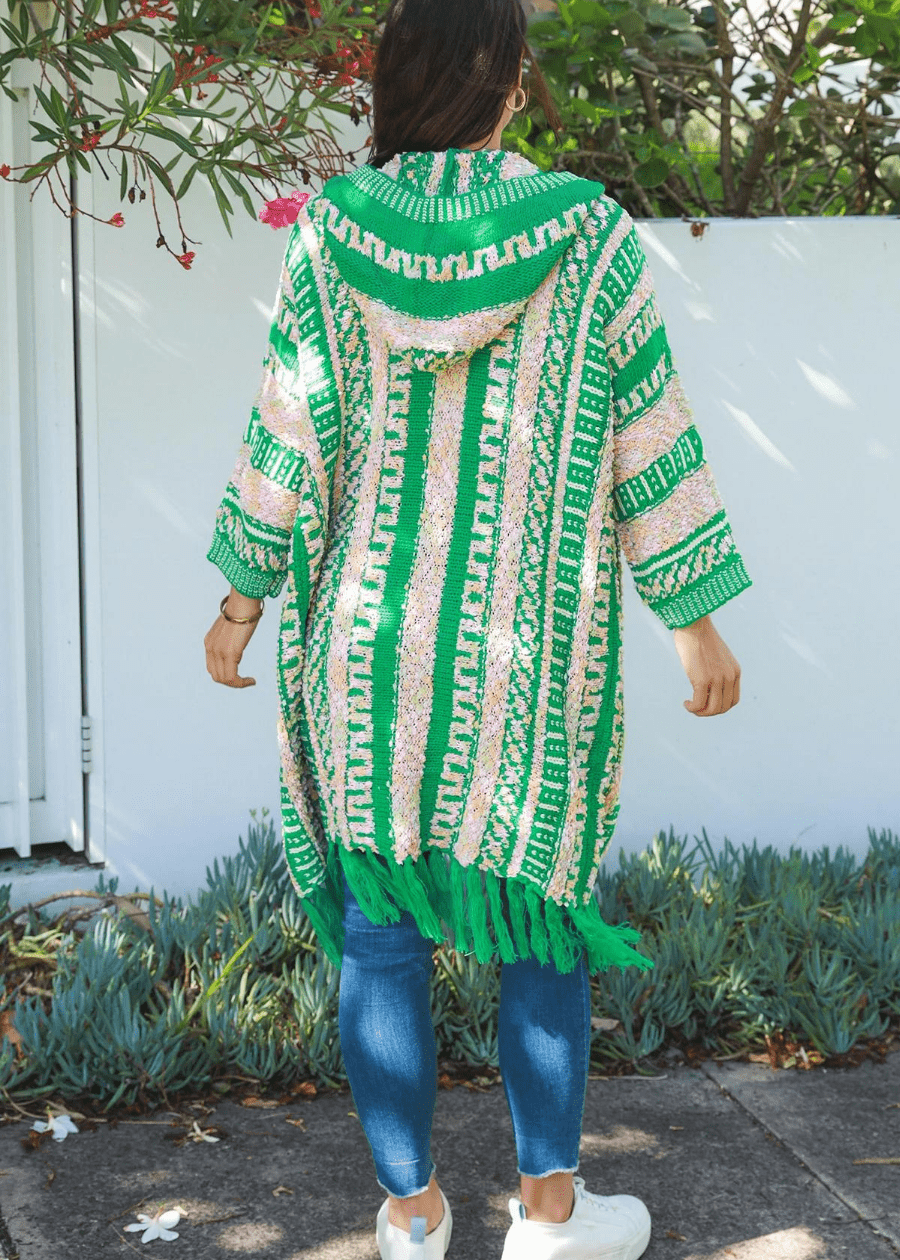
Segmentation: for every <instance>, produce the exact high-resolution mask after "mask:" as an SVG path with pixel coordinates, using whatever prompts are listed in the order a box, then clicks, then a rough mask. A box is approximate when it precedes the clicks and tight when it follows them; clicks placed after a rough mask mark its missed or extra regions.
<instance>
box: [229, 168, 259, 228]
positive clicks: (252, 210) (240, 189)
mask: <svg viewBox="0 0 900 1260" xmlns="http://www.w3.org/2000/svg"><path fill="white" fill-rule="evenodd" d="M222 176H223V178H224V179H226V180H227V181H228V183H229V185H230V186H231V187H232V188H233V189H234V191H235V192H236V193H237V195H238V196H239V197H240V199H241V200H242V201H243V203H244V206H245V207H246V210H247V213H248V214H249V215H250V218H251V219H255V218H256V217H257V215H256V207H255V206H254V205H253V201H252V200H251V197H250V193H249V192H248V191H247V189H246V188H245V187H244V185H243V184H242V183H241V181H240V180H239V179H238V178H237V176H236V175H235V174H234V173H233V172H232V171H230V170H229V169H228V167H227V166H223V167H222Z"/></svg>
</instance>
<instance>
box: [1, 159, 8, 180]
mask: <svg viewBox="0 0 900 1260" xmlns="http://www.w3.org/2000/svg"><path fill="white" fill-rule="evenodd" d="M9 171H10V168H9V167H8V166H7V165H6V163H5V162H4V163H3V165H2V166H0V179H8V178H9Z"/></svg>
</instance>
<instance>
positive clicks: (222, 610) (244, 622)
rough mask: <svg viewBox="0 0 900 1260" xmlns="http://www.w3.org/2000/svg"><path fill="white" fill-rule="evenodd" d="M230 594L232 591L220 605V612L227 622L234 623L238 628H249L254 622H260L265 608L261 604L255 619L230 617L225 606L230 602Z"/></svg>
mask: <svg viewBox="0 0 900 1260" xmlns="http://www.w3.org/2000/svg"><path fill="white" fill-rule="evenodd" d="M230 594H231V591H229V592H228V595H226V596H225V598H224V599H223V600H222V602H221V604H220V605H219V612H220V613H221V614H222V616H223V617H224V618H225V620H226V621H233V622H234V624H235V625H236V626H247V625H250V624H251V623H252V622H254V621H259V619H260V617H261V616H262V615H263V608H264V605H263V604H260V606H259V612H258V613H257V614H256V616H255V617H229V616H228V613H227V612H226V611H225V605H226V603H227V602H228V596H229V595H230Z"/></svg>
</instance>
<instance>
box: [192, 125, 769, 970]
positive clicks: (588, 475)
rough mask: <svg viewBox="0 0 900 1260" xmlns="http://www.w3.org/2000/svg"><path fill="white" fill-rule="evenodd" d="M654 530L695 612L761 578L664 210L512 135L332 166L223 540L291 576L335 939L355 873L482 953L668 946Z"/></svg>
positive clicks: (291, 750) (460, 945) (312, 789)
mask: <svg viewBox="0 0 900 1260" xmlns="http://www.w3.org/2000/svg"><path fill="white" fill-rule="evenodd" d="M620 551H621V552H624V554H625V558H626V560H627V562H628V564H629V566H630V569H631V572H632V575H633V577H634V581H635V585H636V588H637V591H638V593H639V595H640V597H641V599H642V600H643V601H644V603H645V604H646V605H647V606H648V607H649V608H650V609H652V611H653V612H654V613H655V614H656V615H657V616H658V617H659V618H660V620H661V621H662V623H663V624H664V625H665V626H666V627H669V628H672V627H676V626H683V625H687V624H688V623H690V622H692V621H694V620H696V619H697V618H698V617H702V616H704V615H705V614H706V613H709V612H712V611H713V610H714V609H716V608H718V607H719V606H720V605H721V604H723V603H725V601H726V600H729V599H731V598H732V597H733V596H734V595H737V594H738V593H739V592H741V591H742V590H744V589H745V588H746V587H748V586H749V585H750V584H751V583H750V578H749V577H748V576H747V573H746V570H745V568H744V564H743V561H742V558H741V556H740V555H739V554H738V552H737V550H736V547H735V543H734V539H733V537H732V533H731V528H730V525H729V522H728V519H727V517H726V513H725V509H724V506H723V504H722V501H721V499H720V497H719V494H718V491H717V489H716V485H715V482H714V480H713V477H712V474H711V472H710V469H709V467H708V464H707V462H706V460H705V457H704V452H703V446H702V443H701V439H700V434H699V433H698V431H697V428H696V427H695V425H694V423H693V420H692V415H691V411H690V408H689V404H688V401H687V399H686V397H685V394H684V392H683V390H682V387H681V383H680V380H679V377H678V374H677V372H676V370H675V367H674V365H673V361H672V355H671V351H670V348H669V344H668V341H667V338H666V331H665V327H664V324H663V320H662V317H661V315H660V311H659V307H658V305H657V301H656V297H655V294H654V290H653V283H652V278H651V275H650V272H649V269H648V267H647V262H646V259H645V257H644V254H643V251H642V248H641V244H640V240H639V237H638V234H637V232H636V230H635V226H634V223H633V221H632V219H631V218H630V217H629V215H628V214H627V212H626V211H624V210H623V209H622V207H621V206H619V205H618V204H617V203H616V202H615V201H613V200H612V199H611V198H609V197H606V196H604V195H603V185H602V184H598V183H595V182H594V181H590V180H584V179H579V178H576V177H575V176H573V175H571V174H569V173H565V172H541V171H540V170H539V169H538V168H537V167H536V166H535V165H534V164H532V163H531V162H528V161H527V160H526V159H524V158H522V157H520V156H518V155H515V154H510V153H505V152H503V151H502V150H481V151H477V152H471V151H468V150H460V149H448V150H443V151H436V152H428V153H419V152H410V153H404V154H399V155H398V156H396V157H395V158H393V159H392V160H391V161H390V162H389V163H388V164H387V165H386V166H384V167H383V168H382V169H380V170H378V169H376V168H374V167H371V166H363V167H360V168H358V169H356V170H354V171H353V172H352V173H351V174H350V175H347V176H338V177H335V178H333V179H329V180H328V181H327V182H326V183H325V184H324V186H323V188H322V191H321V192H320V193H319V194H317V195H315V196H313V197H312V198H311V199H310V200H309V202H308V203H307V205H306V206H305V208H303V209H302V210H301V211H300V214H299V217H298V219H297V222H296V223H295V224H294V226H293V228H292V230H291V232H290V237H289V239H288V242H287V249H286V253H285V258H284V265H283V269H282V275H281V284H280V288H279V292H278V297H277V303H276V309H275V313H274V319H273V322H272V326H271V332H270V335H269V342H268V349H267V353H266V356H265V360H264V370H263V378H262V384H261V387H260V390H259V393H258V396H257V398H256V401H255V404H254V406H253V407H252V410H251V413H250V419H249V423H248V425H247V428H246V432H245V434H244V439H243V444H242V446H241V448H240V452H239V455H238V459H237V464H236V466H235V469H234V473H233V475H232V477H231V479H230V481H229V483H228V486H227V488H226V491H225V495H224V497H223V499H222V502H221V504H220V506H219V509H218V512H217V515H216V522H215V532H214V537H213V541H212V545H211V547H210V550H209V553H208V558H209V559H210V560H211V561H213V563H215V564H216V565H217V566H218V567H219V568H220V569H221V571H222V573H223V574H224V575H225V577H226V578H227V579H228V580H229V582H231V583H232V584H233V585H234V586H235V587H236V588H237V590H238V591H240V592H241V593H243V594H245V595H249V596H261V597H265V596H273V595H277V594H279V593H280V592H281V590H282V586H283V585H284V584H285V583H286V587H285V593H284V598H283V600H282V604H281V619H280V627H279V643H278V663H277V664H278V685H279V697H280V704H279V719H278V741H279V746H280V754H281V799H282V821H283V838H284V850H285V855H286V860H287V865H288V869H289V871H290V876H291V880H292V882H293V886H294V888H295V889H296V892H297V894H298V896H299V897H300V898H301V899H302V904H303V907H304V909H305V911H306V912H307V914H308V916H309V918H310V920H311V922H312V924H313V926H314V928H315V931H316V934H317V937H318V940H319V942H320V944H321V946H322V948H323V949H324V950H325V952H326V953H327V955H328V957H329V958H330V959H331V960H332V961H333V962H334V963H335V964H336V965H337V966H340V963H341V959H342V955H343V881H342V872H343V873H344V874H345V875H346V878H347V882H348V884H349V886H350V888H351V889H352V891H353V893H354V895H355V896H356V898H357V900H358V901H359V903H360V905H361V907H362V909H363V911H364V912H365V914H366V915H367V917H368V918H369V919H370V920H371V921H372V922H373V923H377V924H384V923H387V922H393V921H396V920H397V919H398V918H399V917H400V914H401V912H402V911H409V912H410V913H411V914H412V916H413V917H414V919H415V922H416V924H417V925H418V928H419V930H420V931H421V932H422V934H423V935H424V936H426V937H429V938H431V939H433V940H434V941H436V942H440V941H445V942H447V943H448V945H450V946H451V947H452V948H455V949H457V950H459V951H461V952H464V953H473V952H474V954H475V956H476V958H477V959H478V960H479V961H480V962H486V961H488V960H489V959H500V960H502V961H505V962H506V961H514V960H515V959H517V958H525V957H536V958H538V959H539V960H540V962H541V963H547V962H548V961H550V960H552V962H553V963H554V964H555V965H556V966H557V968H558V969H559V970H560V971H569V970H571V969H572V968H573V967H574V966H575V965H576V963H577V962H578V959H579V957H580V955H581V952H582V950H584V951H585V952H586V955H587V961H588V967H589V970H590V971H591V972H593V971H601V970H604V969H606V968H607V967H609V966H617V967H625V966H629V965H635V966H638V967H644V968H645V967H648V966H650V965H651V963H650V960H649V959H648V958H647V957H646V956H645V955H643V954H641V953H640V952H639V951H638V950H636V949H635V948H634V946H635V944H636V943H638V941H639V933H638V932H637V931H636V930H635V929H634V928H632V927H631V926H630V925H628V924H627V923H623V924H618V925H610V924H606V923H605V922H604V921H603V919H602V918H601V915H600V912H599V906H598V902H597V899H596V897H595V895H594V887H595V884H596V879H597V873H598V868H599V865H600V861H601V859H602V857H603V855H604V852H605V850H606V848H607V846H608V845H609V843H610V840H611V837H612V834H613V829H614V826H615V821H616V816H617V814H618V809H619V802H618V796H619V783H620V776H621V754H622V747H623V737H624V723H623V717H624V715H623V687H622V597H621V562H620Z"/></svg>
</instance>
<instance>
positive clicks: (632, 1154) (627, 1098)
mask: <svg viewBox="0 0 900 1260" xmlns="http://www.w3.org/2000/svg"><path fill="white" fill-rule="evenodd" d="M263 1101H264V1102H265V1101H266V1100H263ZM194 1119H196V1120H197V1130H192V1122H193V1120H194ZM29 1126H30V1121H29V1120H24V1121H21V1122H19V1123H11V1124H6V1125H5V1126H3V1127H0V1207H2V1213H3V1217H4V1218H5V1222H6V1227H7V1229H8V1234H9V1238H10V1239H11V1243H12V1248H11V1249H10V1248H9V1246H7V1249H6V1254H5V1255H4V1246H3V1242H2V1238H3V1235H2V1231H0V1257H2V1260H113V1258H116V1260H118V1258H119V1257H128V1256H132V1255H133V1254H134V1253H135V1252H138V1253H139V1254H141V1255H143V1256H148V1255H156V1254H164V1255H165V1256H166V1257H167V1260H178V1257H190V1258H191V1260H213V1258H215V1260H236V1258H239V1257H241V1256H248V1255H253V1256H257V1257H265V1258H266V1260H378V1250H377V1247H376V1244H375V1214H376V1212H377V1210H378V1208H379V1206H380V1204H381V1202H382V1200H383V1198H384V1194H383V1192H382V1191H381V1190H380V1188H379V1187H378V1185H377V1183H376V1181H375V1176H374V1168H373V1165H372V1160H371V1154H370V1151H369V1147H368V1144H367V1142H366V1140H365V1136H364V1134H363V1131H362V1129H361V1127H360V1124H359V1121H358V1119H357V1118H356V1116H355V1114H354V1108H353V1100H352V1096H351V1095H350V1093H349V1091H344V1092H342V1093H339V1094H331V1095H328V1094H322V1095H320V1096H319V1097H316V1098H300V1099H299V1100H298V1101H296V1102H292V1103H291V1104H290V1105H287V1106H283V1105H278V1104H277V1103H275V1104H274V1105H257V1106H246V1105H239V1104H237V1103H234V1102H228V1101H221V1102H216V1103H215V1104H214V1109H213V1110H211V1111H207V1110H206V1109H205V1108H204V1107H203V1106H202V1105H195V1106H194V1110H189V1109H186V1110H185V1113H184V1115H182V1116H180V1117H179V1116H176V1115H174V1114H173V1113H171V1112H158V1113H156V1114H155V1115H152V1116H144V1117H136V1118H134V1119H128V1120H125V1119H122V1120H120V1121H119V1122H118V1123H116V1124H112V1123H100V1124H98V1125H97V1126H96V1128H95V1129H94V1130H93V1131H83V1132H80V1133H78V1134H71V1135H70V1136H68V1137H67V1138H66V1139H65V1140H64V1141H62V1142H55V1141H53V1140H45V1141H44V1142H43V1143H42V1144H41V1145H40V1147H39V1148H38V1149H36V1150H27V1151H26V1149H24V1146H23V1139H25V1141H26V1143H27V1140H28V1139H27V1135H28V1130H29ZM192 1131H193V1137H192V1136H190V1133H191V1132H192ZM204 1131H206V1132H207V1136H219V1137H220V1141H218V1142H207V1141H204V1140H199V1139H200V1137H201V1135H202V1133H203V1132H204ZM432 1155H433V1157H434V1160H435V1163H436V1164H437V1175H438V1178H439V1180H440V1183H441V1185H442V1186H443V1188H444V1191H445V1193H446V1195H447V1198H448V1200H449V1202H450V1205H451V1209H452V1211H453V1237H452V1241H451V1244H450V1250H449V1251H448V1253H447V1256H448V1260H499V1256H500V1252H501V1250H502V1247H503V1240H504V1236H505V1233H506V1230H507V1228H508V1226H509V1223H510V1217H509V1212H508V1209H507V1199H508V1197H509V1195H511V1194H515V1193H517V1190H518V1176H517V1173H516V1151H515V1143H514V1140H513V1134H512V1127H511V1122H510V1117H509V1112H508V1110H507V1107H506V1100H505V1096H504V1094H503V1089H502V1085H501V1084H497V1085H495V1086H493V1087H491V1088H489V1089H487V1090H485V1091H484V1092H475V1091H472V1090H469V1089H467V1088H465V1087H464V1086H462V1085H459V1084H458V1085H456V1086H455V1087H454V1088H453V1089H451V1090H447V1089H441V1090H439V1091H438V1101H437V1108H436V1112H435V1119H434V1129H433V1137H432ZM891 1159H893V1160H894V1161H895V1162H893V1163H888V1162H867V1163H859V1162H857V1161H860V1160H881V1161H886V1160H891ZM579 1173H580V1175H581V1176H583V1177H584V1178H585V1182H586V1188H587V1189H588V1190H592V1191H594V1192H596V1193H601V1194H612V1193H631V1194H637V1195H639V1196H640V1197H641V1198H643V1199H644V1201H645V1202H646V1203H647V1205H648V1207H649V1209H650V1212H651V1215H652V1217H653V1236H652V1239H651V1242H650V1246H649V1247H648V1249H647V1251H646V1252H645V1257H646V1260H890V1258H892V1257H896V1256H900V1053H893V1054H891V1055H889V1056H888V1057H887V1059H886V1060H885V1062H884V1063H880V1064H874V1063H871V1062H867V1063H864V1064H863V1065H862V1066H860V1067H858V1068H854V1069H846V1070H835V1069H830V1070H823V1069H821V1068H819V1069H816V1070H814V1071H810V1072H801V1071H772V1069H771V1068H769V1067H765V1066H760V1065H758V1064H734V1065H728V1064H726V1065H715V1064H712V1063H707V1064H704V1065H703V1066H702V1067H701V1068H699V1069H694V1068H689V1067H686V1066H683V1065H678V1064H675V1065H673V1066H671V1067H669V1068H667V1069H666V1070H665V1074H664V1075H662V1076H660V1077H657V1078H654V1079H648V1078H643V1077H619V1078H612V1079H591V1080H590V1081H589V1083H588V1091H587V1099H586V1103H585V1112H584V1125H583V1140H582V1147H581V1156H580V1167H579ZM173 1206H178V1207H179V1208H180V1209H182V1213H183V1214H182V1218H181V1221H180V1222H179V1224H178V1226H177V1227H176V1228H177V1229H178V1232H179V1238H178V1239H176V1240H174V1241H171V1242H167V1241H164V1240H161V1239H156V1240H154V1241H152V1242H148V1243H146V1244H142V1243H141V1241H140V1240H141V1235H140V1234H139V1233H134V1232H131V1233H129V1232H125V1230H124V1226H125V1225H127V1224H129V1223H130V1222H133V1221H135V1220H136V1213H137V1212H139V1211H140V1212H144V1213H147V1214H148V1215H152V1214H153V1213H155V1212H156V1211H157V1210H159V1209H160V1208H163V1207H165V1208H169V1207H173Z"/></svg>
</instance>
